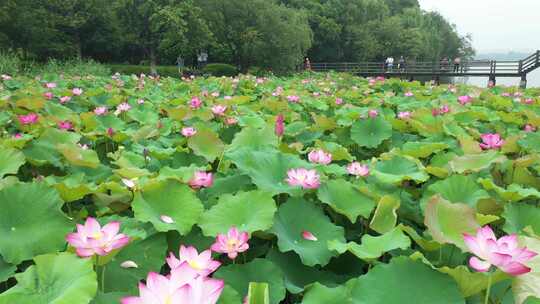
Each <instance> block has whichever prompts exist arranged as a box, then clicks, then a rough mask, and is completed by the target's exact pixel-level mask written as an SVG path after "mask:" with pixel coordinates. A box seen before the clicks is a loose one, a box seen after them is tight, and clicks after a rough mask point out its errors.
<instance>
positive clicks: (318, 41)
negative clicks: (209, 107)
mask: <svg viewBox="0 0 540 304" xmlns="http://www.w3.org/2000/svg"><path fill="white" fill-rule="evenodd" d="M0 49H2V50H9V51H13V52H16V53H18V54H19V55H20V56H21V57H22V58H23V59H28V60H38V61H42V60H47V59H48V58H58V59H67V58H92V59H95V60H98V61H100V62H114V63H126V64H141V63H143V64H150V65H156V64H175V63H176V61H177V58H179V57H182V58H184V60H185V61H186V63H187V64H194V63H195V61H196V56H197V54H198V53H199V52H200V51H202V50H205V51H207V52H208V54H209V60H210V61H211V62H220V63H230V64H233V65H235V66H238V67H239V68H240V69H241V70H243V71H246V70H247V69H249V68H251V67H259V68H263V69H271V70H272V71H276V72H283V71H290V70H294V69H295V68H297V67H298V66H299V65H301V63H302V61H303V58H304V57H305V56H307V57H309V58H310V59H311V61H312V62H318V61H319V62H320V61H324V62H340V61H346V62H354V61H382V60H384V58H386V57H387V56H405V57H406V58H408V59H410V60H417V61H436V60H439V58H441V57H443V56H444V57H452V58H453V57H456V56H461V57H469V56H472V55H473V54H474V51H473V49H472V48H471V41H470V37H467V36H460V35H459V34H458V33H457V31H456V29H455V27H454V26H453V25H451V24H450V23H449V22H448V21H447V20H445V19H444V18H443V17H442V16H441V15H440V14H438V13H435V12H426V11H423V10H422V9H421V8H420V6H419V4H418V0H2V1H0Z"/></svg>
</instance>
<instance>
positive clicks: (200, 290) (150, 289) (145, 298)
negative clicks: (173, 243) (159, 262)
mask: <svg viewBox="0 0 540 304" xmlns="http://www.w3.org/2000/svg"><path fill="white" fill-rule="evenodd" d="M223 287H224V283H223V281H222V280H216V279H211V278H206V277H203V276H199V275H197V273H196V272H194V271H192V270H191V268H190V267H189V266H188V265H187V264H186V263H185V264H184V265H182V266H181V267H179V268H176V269H173V270H172V271H171V274H170V275H169V276H167V277H166V276H162V275H160V274H157V273H154V272H150V273H149V274H148V277H147V279H146V285H145V284H143V283H139V294H140V296H139V297H126V298H123V299H122V300H121V303H122V304H188V303H189V304H215V303H216V302H217V300H218V299H219V296H220V295H221V292H222V290H223Z"/></svg>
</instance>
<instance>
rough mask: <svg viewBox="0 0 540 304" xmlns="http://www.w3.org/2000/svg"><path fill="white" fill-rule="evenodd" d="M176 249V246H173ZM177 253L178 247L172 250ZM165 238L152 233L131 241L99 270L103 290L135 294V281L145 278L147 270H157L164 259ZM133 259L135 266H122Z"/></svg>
mask: <svg viewBox="0 0 540 304" xmlns="http://www.w3.org/2000/svg"><path fill="white" fill-rule="evenodd" d="M175 249H176V248H175ZM174 251H175V252H174V254H175V255H178V252H177V251H178V249H176V250H174ZM166 252H167V240H166V238H165V234H163V233H158V234H154V235H152V236H150V237H148V238H146V239H143V240H137V241H134V242H131V243H130V244H129V245H127V246H126V247H124V248H122V250H120V252H119V253H118V254H117V255H115V256H114V257H113V258H112V260H111V261H110V262H109V263H108V264H107V265H106V266H105V267H103V268H101V271H99V278H100V279H99V281H100V285H101V286H103V287H104V290H102V291H103V292H126V293H129V294H137V291H138V286H137V283H138V282H139V281H140V280H143V279H146V276H147V274H148V272H150V271H154V272H158V271H159V269H160V268H161V266H163V264H164V261H165V255H166ZM126 261H133V262H135V264H137V268H123V267H122V266H121V264H122V263H123V262H126Z"/></svg>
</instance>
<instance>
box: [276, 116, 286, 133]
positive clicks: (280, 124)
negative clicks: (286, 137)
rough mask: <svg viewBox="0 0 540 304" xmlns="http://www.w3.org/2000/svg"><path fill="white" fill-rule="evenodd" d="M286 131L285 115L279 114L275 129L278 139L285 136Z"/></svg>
mask: <svg viewBox="0 0 540 304" xmlns="http://www.w3.org/2000/svg"><path fill="white" fill-rule="evenodd" d="M284 131H285V123H284V117H283V114H279V115H278V116H277V117H276V125H275V127H274V132H275V133H276V135H277V136H278V137H281V136H283V132H284Z"/></svg>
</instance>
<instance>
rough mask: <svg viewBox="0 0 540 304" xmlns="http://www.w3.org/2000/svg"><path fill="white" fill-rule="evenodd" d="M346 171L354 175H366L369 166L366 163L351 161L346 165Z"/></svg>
mask: <svg viewBox="0 0 540 304" xmlns="http://www.w3.org/2000/svg"><path fill="white" fill-rule="evenodd" d="M347 172H349V174H351V175H355V176H368V175H369V167H368V166H367V165H362V164H360V163H359V162H352V163H350V164H349V165H348V166H347Z"/></svg>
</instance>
